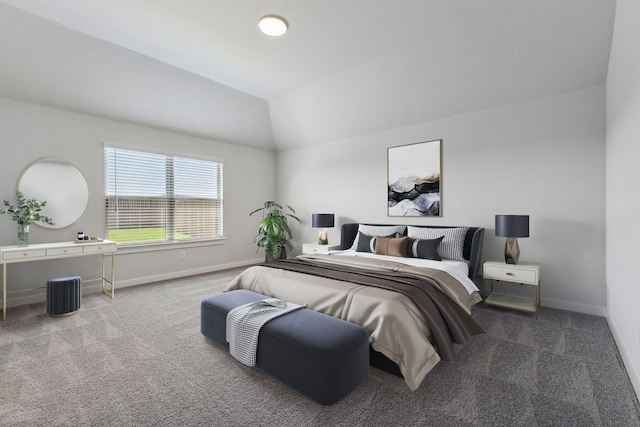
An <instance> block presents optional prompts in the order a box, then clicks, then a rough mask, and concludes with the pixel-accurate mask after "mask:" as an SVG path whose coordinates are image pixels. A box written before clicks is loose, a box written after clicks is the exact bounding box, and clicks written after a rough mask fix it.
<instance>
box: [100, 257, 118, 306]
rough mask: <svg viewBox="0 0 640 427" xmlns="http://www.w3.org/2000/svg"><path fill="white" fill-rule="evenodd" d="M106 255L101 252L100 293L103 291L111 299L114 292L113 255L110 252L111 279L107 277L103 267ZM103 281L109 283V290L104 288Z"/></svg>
mask: <svg viewBox="0 0 640 427" xmlns="http://www.w3.org/2000/svg"><path fill="white" fill-rule="evenodd" d="M105 256H106V255H105V254H102V293H104V294H105V295H107V296H108V297H110V298H111V299H113V297H114V293H115V265H116V264H115V256H114V254H113V253H111V280H109V279H107V278H106V277H105V276H106V271H105V268H104V257H105ZM105 282H107V283H109V284H110V285H111V291H108V290H107V289H105V287H104V284H105Z"/></svg>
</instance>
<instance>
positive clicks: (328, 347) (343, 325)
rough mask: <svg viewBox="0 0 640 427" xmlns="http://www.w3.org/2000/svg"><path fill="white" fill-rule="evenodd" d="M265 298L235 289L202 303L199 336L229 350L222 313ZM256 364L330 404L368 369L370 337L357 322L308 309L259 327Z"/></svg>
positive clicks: (358, 383) (351, 389) (339, 398)
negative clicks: (200, 333)
mask: <svg viewBox="0 0 640 427" xmlns="http://www.w3.org/2000/svg"><path fill="white" fill-rule="evenodd" d="M265 298H269V297H266V296H264V295H262V294H258V293H255V292H251V291H247V290H236V291H231V292H226V293H222V294H218V295H214V296H211V297H209V298H206V299H205V300H203V301H202V303H201V311H200V330H201V332H202V334H203V335H204V336H205V337H207V338H209V339H211V340H213V341H214V342H216V343H218V344H220V345H222V346H223V347H224V348H226V349H227V350H229V344H228V343H227V340H226V320H227V313H228V312H229V310H231V309H232V308H235V307H238V306H240V305H243V304H248V303H251V302H254V301H258V300H261V299H265ZM256 366H257V367H258V368H260V369H261V370H263V371H265V372H267V373H268V374H270V375H272V376H274V377H275V378H277V379H279V380H280V381H282V382H283V383H285V384H287V385H288V386H290V387H293V388H294V389H296V390H297V391H299V392H300V393H302V394H304V395H305V396H307V397H309V398H310V399H312V400H314V401H316V402H318V403H320V404H322V405H332V404H334V403H336V402H338V401H339V400H341V399H342V398H344V397H345V396H347V395H348V394H349V393H351V392H352V391H353V390H355V389H356V387H358V386H359V385H360V384H361V383H362V381H363V380H364V379H365V378H366V377H367V375H368V373H369V335H368V334H367V331H365V330H364V328H362V327H361V326H358V325H356V324H353V323H350V322H346V321H344V320H341V319H337V318H334V317H331V316H328V315H326V314H322V313H318V312H316V311H313V310H310V309H308V308H303V309H299V310H295V311H293V312H290V313H287V314H284V315H282V316H280V317H277V318H275V319H273V320H271V321H269V322H268V323H267V324H265V325H264V326H263V327H262V329H261V330H260V335H259V338H258V352H257V354H256Z"/></svg>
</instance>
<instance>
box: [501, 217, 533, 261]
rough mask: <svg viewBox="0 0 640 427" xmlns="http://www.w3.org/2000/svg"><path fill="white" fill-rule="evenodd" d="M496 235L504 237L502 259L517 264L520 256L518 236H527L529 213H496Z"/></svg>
mask: <svg viewBox="0 0 640 427" xmlns="http://www.w3.org/2000/svg"><path fill="white" fill-rule="evenodd" d="M496 236H498V237H506V238H507V241H506V242H505V244H504V261H505V262H506V263H507V264H517V263H518V258H520V248H519V247H518V239H517V238H518V237H529V215H496Z"/></svg>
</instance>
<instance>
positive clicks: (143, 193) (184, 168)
mask: <svg viewBox="0 0 640 427" xmlns="http://www.w3.org/2000/svg"><path fill="white" fill-rule="evenodd" d="M104 161H105V167H104V170H105V196H106V200H105V212H106V215H105V236H106V238H107V239H109V240H113V241H116V242H119V243H123V244H127V243H130V244H141V243H154V242H177V241H187V240H203V239H215V238H219V237H222V163H221V162H216V161H211V160H202V159H195V158H188V157H178V156H173V155H167V154H159V153H152V152H144V151H137V150H132V149H128V148H127V149H125V148H120V147H114V146H107V145H105V148H104Z"/></svg>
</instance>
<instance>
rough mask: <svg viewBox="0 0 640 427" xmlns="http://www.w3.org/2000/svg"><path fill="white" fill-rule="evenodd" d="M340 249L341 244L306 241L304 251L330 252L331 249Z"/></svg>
mask: <svg viewBox="0 0 640 427" xmlns="http://www.w3.org/2000/svg"><path fill="white" fill-rule="evenodd" d="M338 249H340V245H318V244H317V243H304V244H303V245H302V253H303V254H305V255H313V254H328V253H329V252H330V251H335V250H338Z"/></svg>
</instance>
